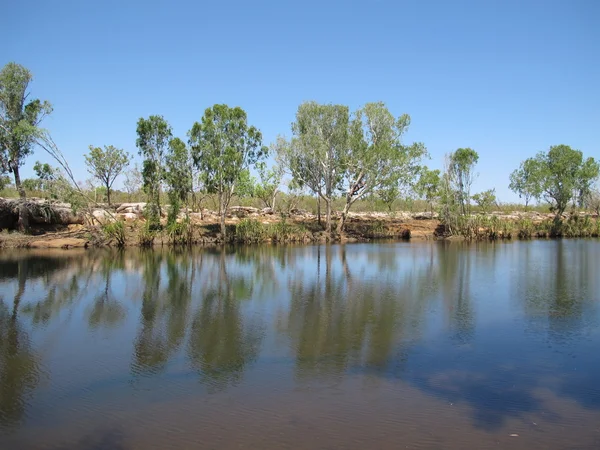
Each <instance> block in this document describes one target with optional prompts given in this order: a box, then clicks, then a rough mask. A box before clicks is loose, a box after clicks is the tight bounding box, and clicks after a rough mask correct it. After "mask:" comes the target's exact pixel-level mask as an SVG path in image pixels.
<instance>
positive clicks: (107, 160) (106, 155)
mask: <svg viewBox="0 0 600 450" xmlns="http://www.w3.org/2000/svg"><path fill="white" fill-rule="evenodd" d="M84 157H85V164H86V165H87V166H88V172H89V173H90V175H92V176H93V177H94V178H96V179H97V180H98V181H100V183H102V186H104V187H105V188H106V201H107V202H108V206H110V190H111V188H112V185H113V183H114V182H115V180H116V179H117V177H118V176H119V175H121V173H123V170H124V169H125V168H126V167H127V166H128V165H129V161H130V158H129V154H128V153H127V152H125V151H124V150H122V149H120V148H116V147H114V146H112V145H108V146H106V145H105V146H104V149H102V148H100V147H94V146H93V145H90V153H89V155H84Z"/></svg>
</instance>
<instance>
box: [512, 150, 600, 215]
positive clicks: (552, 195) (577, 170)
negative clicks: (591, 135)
mask: <svg viewBox="0 0 600 450" xmlns="http://www.w3.org/2000/svg"><path fill="white" fill-rule="evenodd" d="M527 161H529V165H530V166H531V168H532V169H531V170H532V172H533V173H535V174H536V175H535V182H536V188H535V195H536V196H537V197H538V198H541V197H543V198H544V199H545V200H546V201H548V202H549V203H550V204H551V205H552V209H553V211H554V212H555V213H556V218H557V219H558V218H559V217H560V216H561V215H562V214H563V213H564V212H565V210H566V209H567V206H568V205H569V203H572V204H573V205H577V204H579V205H580V206H581V205H582V204H583V202H584V201H585V198H586V197H587V196H588V195H589V194H590V192H591V190H592V185H593V184H594V181H595V180H597V179H598V175H599V173H600V166H599V164H598V162H597V161H596V160H595V159H594V158H591V157H589V158H587V159H584V158H583V153H582V152H581V151H579V150H575V149H572V148H571V147H569V146H568V145H555V146H552V147H550V149H549V150H548V152H540V153H538V154H537V155H536V156H535V158H532V159H530V160H527ZM527 161H526V162H527ZM524 164H525V163H524Z"/></svg>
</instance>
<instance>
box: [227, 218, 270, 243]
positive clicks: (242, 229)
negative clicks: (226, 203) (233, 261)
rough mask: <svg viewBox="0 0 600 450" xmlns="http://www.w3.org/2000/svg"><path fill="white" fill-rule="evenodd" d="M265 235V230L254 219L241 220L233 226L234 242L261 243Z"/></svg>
mask: <svg viewBox="0 0 600 450" xmlns="http://www.w3.org/2000/svg"><path fill="white" fill-rule="evenodd" d="M266 235H267V228H266V227H265V226H264V225H263V224H262V223H261V222H259V221H258V220H255V219H242V220H240V222H239V223H238V224H237V225H236V226H235V240H236V241H238V242H247V243H255V242H261V241H263V240H264V239H265V237H266Z"/></svg>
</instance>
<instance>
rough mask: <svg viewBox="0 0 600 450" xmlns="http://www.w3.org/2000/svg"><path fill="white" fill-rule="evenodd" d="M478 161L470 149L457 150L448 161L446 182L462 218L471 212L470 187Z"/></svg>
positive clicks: (474, 152)
mask: <svg viewBox="0 0 600 450" xmlns="http://www.w3.org/2000/svg"><path fill="white" fill-rule="evenodd" d="M478 160H479V155H478V154H477V152H476V151H475V150H473V149H471V148H459V149H457V150H456V151H455V152H454V153H452V154H451V155H450V157H449V160H448V167H447V175H448V181H449V183H450V187H451V188H452V190H453V193H454V195H455V196H456V200H457V202H458V204H459V206H460V211H461V213H462V215H463V216H464V215H466V214H470V212H471V202H470V199H471V185H472V184H473V181H474V180H475V176H476V175H475V172H474V169H475V164H477V161H478Z"/></svg>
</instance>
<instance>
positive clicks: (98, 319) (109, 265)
mask: <svg viewBox="0 0 600 450" xmlns="http://www.w3.org/2000/svg"><path fill="white" fill-rule="evenodd" d="M123 267H124V254H123V252H122V251H117V252H114V253H111V254H110V256H109V255H107V256H106V257H105V258H104V259H103V260H102V276H103V277H104V288H103V289H102V290H101V291H100V292H99V293H98V295H97V296H96V297H95V298H94V300H93V303H92V307H91V310H90V312H89V315H88V324H89V325H90V327H91V328H98V327H100V326H105V327H115V326H117V325H118V324H119V323H120V322H121V321H122V320H123V319H124V317H125V308H123V305H121V303H120V302H119V301H118V299H117V297H116V296H115V295H114V294H113V292H112V289H111V279H112V276H113V274H114V272H115V271H116V270H118V269H120V268H123Z"/></svg>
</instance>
